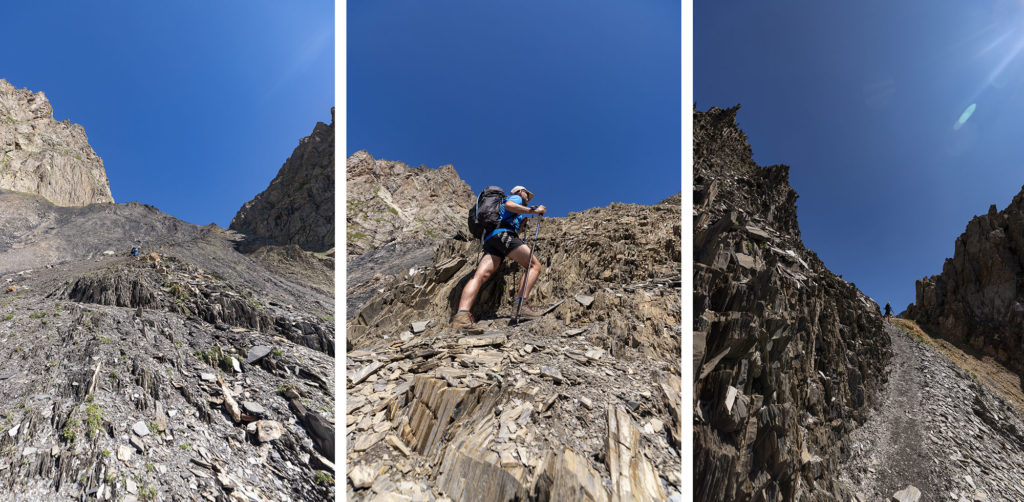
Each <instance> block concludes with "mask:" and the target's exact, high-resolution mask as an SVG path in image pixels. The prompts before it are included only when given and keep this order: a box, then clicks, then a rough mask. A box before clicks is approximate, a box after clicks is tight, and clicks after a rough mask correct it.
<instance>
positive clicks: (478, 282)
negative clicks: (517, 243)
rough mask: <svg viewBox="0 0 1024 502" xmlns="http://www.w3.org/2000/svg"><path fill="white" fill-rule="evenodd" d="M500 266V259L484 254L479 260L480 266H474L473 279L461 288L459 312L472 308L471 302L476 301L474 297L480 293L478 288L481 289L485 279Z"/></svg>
mask: <svg viewBox="0 0 1024 502" xmlns="http://www.w3.org/2000/svg"><path fill="white" fill-rule="evenodd" d="M500 264H501V258H498V257H497V256H495V255H493V254H485V255H484V257H483V258H481V259H480V264H479V265H477V266H476V272H474V273H473V278H472V279H470V280H469V282H467V283H466V286H465V287H464V288H462V297H461V298H460V299H459V310H469V309H470V308H472V307H473V302H475V301H476V295H477V293H479V292H480V288H481V287H483V285H484V283H485V282H487V279H490V278H491V274H493V273H494V271H495V270H497V268H498V265H500Z"/></svg>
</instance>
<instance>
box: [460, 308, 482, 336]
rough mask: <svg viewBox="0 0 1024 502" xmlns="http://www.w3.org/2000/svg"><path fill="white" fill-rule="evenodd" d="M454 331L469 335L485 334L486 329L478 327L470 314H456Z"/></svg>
mask: <svg viewBox="0 0 1024 502" xmlns="http://www.w3.org/2000/svg"><path fill="white" fill-rule="evenodd" d="M452 329H453V330H455V331H463V332H467V333H472V332H476V333H483V332H484V329H483V328H481V327H480V326H477V325H476V323H475V322H473V315H472V314H470V313H469V312H456V313H455V318H453V319H452Z"/></svg>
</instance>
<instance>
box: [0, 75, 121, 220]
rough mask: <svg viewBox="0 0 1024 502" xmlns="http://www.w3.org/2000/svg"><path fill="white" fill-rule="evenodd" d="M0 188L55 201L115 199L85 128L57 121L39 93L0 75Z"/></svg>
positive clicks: (73, 203) (76, 202) (84, 202)
mask: <svg viewBox="0 0 1024 502" xmlns="http://www.w3.org/2000/svg"><path fill="white" fill-rule="evenodd" d="M0 188H6V189H8V190H15V191H18V192H25V193H30V194H34V195H39V196H42V197H45V198H46V199H47V200H49V201H50V202H52V203H54V204H57V205H58V206H84V205H87V204H96V203H104V202H114V198H113V197H112V196H111V195H110V182H109V181H107V173H106V171H105V170H104V169H103V160H102V159H100V157H99V156H98V155H96V152H94V151H93V149H92V147H91V146H89V138H88V137H86V135H85V129H84V128H83V127H82V126H81V125H79V124H72V123H71V122H70V121H68V120H64V121H62V122H57V121H56V120H54V118H53V107H52V106H50V102H49V100H47V99H46V95H45V94H43V93H42V92H32V91H30V90H28V89H17V88H15V87H14V86H13V85H11V84H10V83H9V82H7V81H6V80H4V79H0Z"/></svg>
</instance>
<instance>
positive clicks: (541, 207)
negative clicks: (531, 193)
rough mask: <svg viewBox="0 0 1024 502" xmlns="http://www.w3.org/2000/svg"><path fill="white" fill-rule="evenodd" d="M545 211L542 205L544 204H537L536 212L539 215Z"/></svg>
mask: <svg viewBox="0 0 1024 502" xmlns="http://www.w3.org/2000/svg"><path fill="white" fill-rule="evenodd" d="M546 212H548V210H547V208H546V207H544V206H537V214H539V215H541V216H544V213H546Z"/></svg>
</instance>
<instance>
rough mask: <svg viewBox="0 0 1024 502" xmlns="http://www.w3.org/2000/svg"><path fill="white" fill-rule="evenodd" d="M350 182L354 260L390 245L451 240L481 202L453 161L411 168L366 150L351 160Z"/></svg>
mask: <svg viewBox="0 0 1024 502" xmlns="http://www.w3.org/2000/svg"><path fill="white" fill-rule="evenodd" d="M346 184H347V185H346V188H347V191H348V195H347V198H346V200H345V207H346V213H345V221H346V223H347V224H348V230H347V238H348V257H349V259H352V258H355V257H357V256H359V255H362V254H364V253H366V252H368V251H371V250H376V249H380V248H382V247H383V246H385V245H386V244H390V243H396V242H405V241H417V240H419V241H422V240H431V241H437V240H439V239H446V238H449V237H451V236H453V235H455V234H457V233H458V232H459V231H460V230H461V229H463V228H464V227H465V226H466V214H467V212H468V211H469V207H470V206H471V205H472V204H473V203H474V202H475V201H476V194H474V193H473V190H472V189H470V188H469V185H467V184H466V182H465V181H462V179H461V178H459V174H458V173H457V172H456V171H455V168H454V167H452V166H451V165H444V166H441V167H439V168H437V169H431V168H429V167H426V166H420V167H410V166H408V165H406V164H405V163H403V162H396V161H389V160H383V159H374V158H373V156H371V155H370V154H369V153H367V152H366V151H364V150H360V151H358V152H356V153H354V154H352V156H350V157H349V158H348V160H347V161H346Z"/></svg>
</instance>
